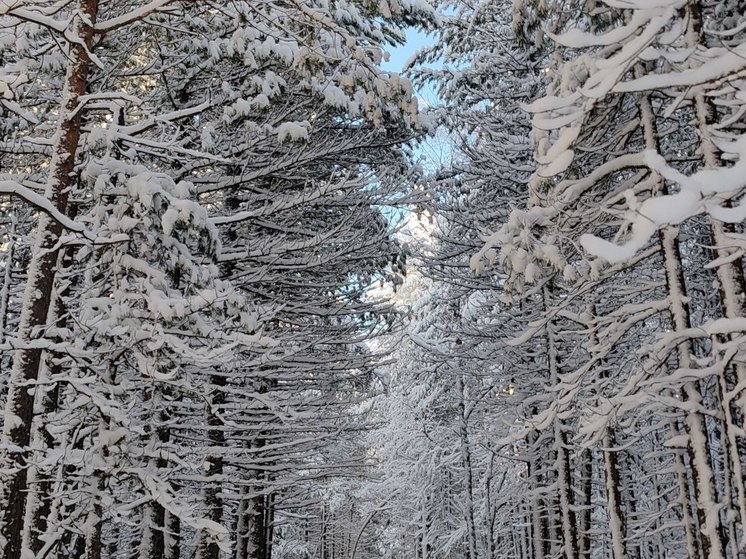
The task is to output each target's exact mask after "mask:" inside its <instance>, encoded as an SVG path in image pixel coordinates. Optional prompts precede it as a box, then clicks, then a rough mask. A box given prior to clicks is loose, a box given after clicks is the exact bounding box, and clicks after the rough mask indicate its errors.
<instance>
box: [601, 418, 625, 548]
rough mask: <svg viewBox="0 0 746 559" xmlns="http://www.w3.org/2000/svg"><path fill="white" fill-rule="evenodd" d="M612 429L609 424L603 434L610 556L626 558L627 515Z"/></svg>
mask: <svg viewBox="0 0 746 559" xmlns="http://www.w3.org/2000/svg"><path fill="white" fill-rule="evenodd" d="M615 447H616V438H615V436H614V429H613V428H612V427H611V426H609V427H607V428H606V433H605V435H604V478H605V480H606V501H607V503H608V514H609V531H610V532H611V556H612V557H613V559H627V541H626V538H627V515H626V514H624V509H623V508H622V494H621V486H620V483H621V481H620V477H619V458H618V456H617V451H616V450H615Z"/></svg>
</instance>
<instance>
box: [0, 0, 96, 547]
mask: <svg viewBox="0 0 746 559" xmlns="http://www.w3.org/2000/svg"><path fill="white" fill-rule="evenodd" d="M78 10H79V12H80V14H82V15H83V16H85V17H80V16H78V17H77V22H76V26H75V30H76V34H77V36H79V37H80V39H81V43H77V42H76V43H71V45H70V53H69V57H68V67H67V74H66V76H65V85H64V90H63V93H62V107H61V111H60V120H59V123H58V125H57V131H56V133H55V136H54V142H53V151H52V159H51V161H50V163H49V179H48V181H47V185H46V189H45V192H44V194H45V196H46V197H47V198H48V199H50V200H51V202H52V204H53V205H54V206H55V207H56V208H57V209H58V210H59V211H60V212H61V213H63V214H64V213H66V212H67V203H68V196H69V193H70V189H71V188H72V186H73V182H74V177H73V172H74V170H75V158H76V154H77V151H78V143H79V140H80V133H81V130H80V129H81V112H82V111H80V110H79V105H80V102H81V97H82V96H83V95H85V93H86V87H87V84H88V70H89V65H90V60H89V57H88V51H89V50H90V48H91V45H92V43H93V28H92V27H91V25H90V23H91V22H95V20H96V15H97V13H98V0H78ZM61 233H62V227H61V225H60V224H59V223H58V222H56V221H54V220H52V219H51V218H50V217H49V216H48V215H47V214H45V213H41V214H40V216H39V224H38V226H37V230H36V233H35V240H34V249H33V257H32V259H31V263H30V265H29V270H28V280H27V283H26V291H25V294H24V298H23V304H22V310H21V320H20V326H19V329H18V338H19V340H21V341H24V342H30V341H32V340H33V339H34V338H35V336H36V330H37V328H40V327H44V326H45V325H46V324H47V315H48V314H49V308H50V303H51V300H52V290H53V286H54V280H55V273H56V265H57V258H58V249H55V248H54V247H55V245H56V243H57V239H58V238H59V236H60V234H61ZM41 361H42V350H41V349H38V348H32V349H22V350H20V351H18V353H17V354H16V355H15V358H14V360H13V367H12V369H11V374H10V380H9V386H8V398H7V401H6V405H5V415H4V428H3V437H2V442H3V446H4V447H5V448H14V449H16V450H15V451H7V450H6V451H4V452H3V455H2V457H1V458H0V462H1V463H2V466H3V469H7V470H10V472H11V473H8V474H3V476H2V477H3V479H2V484H1V485H2V490H1V491H2V497H1V498H0V506H1V507H2V508H3V509H4V511H5V514H4V517H3V523H2V537H3V539H4V540H5V546H4V549H3V557H5V558H7V559H17V558H18V557H19V556H20V553H21V540H22V531H23V519H24V511H25V507H26V495H27V492H28V487H27V480H26V474H27V469H26V452H27V447H28V445H29V441H30V437H31V425H32V420H33V406H34V391H33V390H29V388H28V383H29V382H33V381H35V380H36V379H38V378H39V367H40V365H41Z"/></svg>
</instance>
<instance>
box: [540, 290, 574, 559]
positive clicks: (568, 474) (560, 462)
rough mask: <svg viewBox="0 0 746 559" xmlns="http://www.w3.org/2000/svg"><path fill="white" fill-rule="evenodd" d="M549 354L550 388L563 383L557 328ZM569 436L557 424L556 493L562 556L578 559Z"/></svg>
mask: <svg viewBox="0 0 746 559" xmlns="http://www.w3.org/2000/svg"><path fill="white" fill-rule="evenodd" d="M544 305H545V307H546V308H548V307H549V290H548V288H546V287H545V288H544ZM547 346H548V347H547V354H548V356H549V381H550V383H551V386H557V385H559V382H560V360H559V348H558V347H557V338H556V333H555V331H554V324H552V323H551V322H550V323H549V324H547ZM567 447H568V443H567V433H566V431H565V425H564V421H562V419H561V418H559V417H556V418H555V420H554V449H555V452H556V461H555V464H556V470H557V490H558V496H559V515H560V526H561V530H562V553H563V557H564V558H565V559H577V557H578V530H577V523H576V520H575V514H574V512H573V507H574V503H573V494H572V471H571V469H570V453H569V452H568V449H567Z"/></svg>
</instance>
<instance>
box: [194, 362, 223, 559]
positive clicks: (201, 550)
mask: <svg viewBox="0 0 746 559" xmlns="http://www.w3.org/2000/svg"><path fill="white" fill-rule="evenodd" d="M210 384H211V385H212V395H211V398H210V402H209V404H208V410H207V425H208V427H210V429H208V439H209V441H210V446H211V447H212V448H214V449H219V448H223V447H224V446H225V434H224V433H223V430H222V429H221V427H222V426H223V420H222V419H221V413H222V411H223V405H224V404H225V391H224V390H223V389H224V388H225V385H226V379H225V377H224V376H223V375H212V376H211V377H210ZM206 460H208V461H209V466H208V468H207V478H208V480H209V481H208V482H207V484H206V487H205V505H206V507H207V514H206V516H207V518H208V519H209V520H212V521H213V522H216V523H218V524H220V522H221V521H222V520H223V499H222V498H221V497H220V492H221V489H222V482H221V481H220V477H221V476H222V475H223V457H222V456H220V455H219V454H218V453H216V452H213V453H212V454H210V455H208V456H207V457H206ZM219 556H220V547H219V546H218V543H217V542H216V541H214V540H213V539H212V538H210V536H209V535H208V534H207V532H206V531H204V530H203V531H201V532H200V535H199V541H198V544H197V557H199V559H218V557H219Z"/></svg>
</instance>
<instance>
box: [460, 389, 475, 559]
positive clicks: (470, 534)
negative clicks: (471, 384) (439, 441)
mask: <svg viewBox="0 0 746 559" xmlns="http://www.w3.org/2000/svg"><path fill="white" fill-rule="evenodd" d="M458 391H459V401H458V409H459V436H460V439H461V440H460V446H461V467H462V469H463V471H464V485H465V489H466V503H465V506H466V511H465V513H466V532H467V544H468V553H469V554H468V558H469V559H476V557H477V533H476V528H475V522H474V479H473V475H474V474H473V471H472V463H471V447H470V446H469V426H468V420H469V417H468V415H467V411H466V405H465V402H464V400H465V399H466V393H465V391H466V387H465V385H464V379H463V378H462V377H459V380H458Z"/></svg>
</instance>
